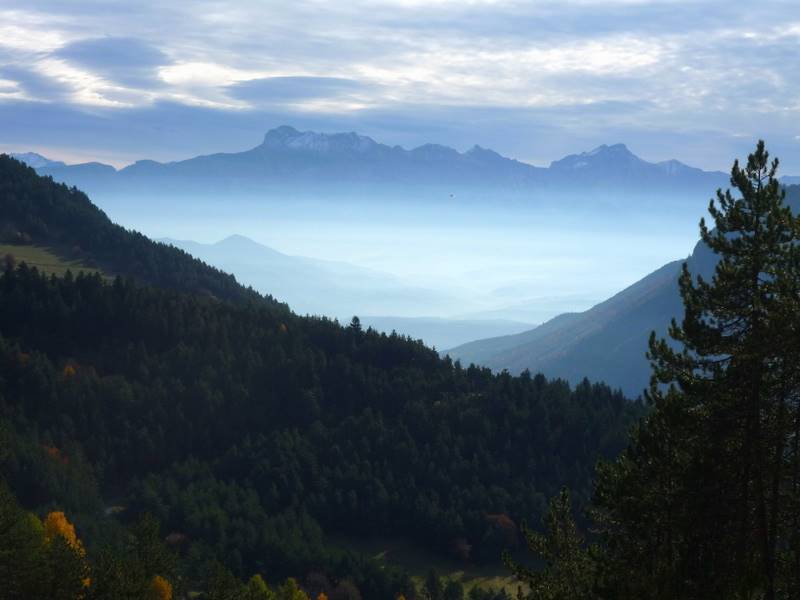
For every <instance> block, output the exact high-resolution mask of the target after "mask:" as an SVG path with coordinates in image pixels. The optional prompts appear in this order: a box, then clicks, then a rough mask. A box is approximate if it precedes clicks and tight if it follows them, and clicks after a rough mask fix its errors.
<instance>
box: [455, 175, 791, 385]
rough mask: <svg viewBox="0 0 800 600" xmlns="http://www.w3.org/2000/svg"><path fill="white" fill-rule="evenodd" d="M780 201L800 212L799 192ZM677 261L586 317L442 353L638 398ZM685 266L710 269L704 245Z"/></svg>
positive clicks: (666, 319) (674, 296)
mask: <svg viewBox="0 0 800 600" xmlns="http://www.w3.org/2000/svg"><path fill="white" fill-rule="evenodd" d="M786 201H787V203H788V204H789V205H790V206H792V207H793V208H795V210H797V208H798V207H800V186H790V187H788V188H787V197H786ZM683 262H684V261H681V260H678V261H674V262H671V263H668V264H666V265H664V266H663V267H661V268H660V269H658V270H656V271H654V272H653V273H651V274H650V275H648V276H646V277H644V278H643V279H641V280H640V281H638V282H636V283H634V284H633V285H631V286H630V287H628V288H626V289H625V290H623V291H621V292H619V293H618V294H616V295H615V296H613V297H611V298H609V299H608V300H605V301H604V302H601V303H600V304H598V305H596V306H594V307H592V308H590V309H589V310H587V311H585V312H582V313H569V314H563V315H559V316H558V317H555V318H554V319H551V320H550V321H548V322H547V323H544V324H542V325H540V326H539V327H537V328H535V329H532V330H529V331H525V332H523V333H519V334H516V335H510V336H502V337H496V338H489V339H484V340H476V341H474V342H469V343H467V344H463V345H461V346H458V347H456V348H452V349H450V350H447V351H446V354H448V355H449V356H451V357H452V358H453V359H458V360H460V361H462V362H463V363H465V364H470V363H475V364H479V365H484V366H488V367H490V368H492V369H495V370H502V369H508V370H509V371H510V372H512V373H520V372H522V371H523V370H525V369H528V370H530V371H531V372H533V373H547V374H548V376H550V377H562V378H564V379H566V380H567V381H570V382H572V383H577V382H579V381H581V379H583V378H584V377H588V378H589V379H591V380H594V381H604V382H606V383H607V384H608V385H610V386H612V387H614V388H620V389H622V391H623V392H624V393H625V394H626V395H628V396H629V397H636V396H637V395H639V394H640V393H641V392H642V391H643V390H644V389H645V388H646V387H647V385H648V383H649V378H650V365H649V363H648V362H647V360H646V358H645V352H646V350H647V340H648V337H649V335H650V332H651V331H655V332H656V334H657V335H659V336H662V337H664V336H666V334H667V327H668V326H669V323H670V321H671V320H672V319H673V318H676V319H680V318H682V314H683V304H682V302H681V299H680V296H679V294H678V276H679V275H680V271H681V265H682V263H683ZM685 262H687V264H688V266H689V270H690V272H692V273H694V274H696V275H703V276H706V277H708V276H710V274H711V273H712V272H713V268H714V265H715V264H716V260H715V258H714V255H713V254H712V253H711V252H710V251H709V250H708V249H707V248H706V247H705V246H704V245H703V244H702V243H698V244H697V245H696V246H695V248H694V251H693V252H692V254H691V255H690V256H689V257H688V258H687V259H686V261H685Z"/></svg>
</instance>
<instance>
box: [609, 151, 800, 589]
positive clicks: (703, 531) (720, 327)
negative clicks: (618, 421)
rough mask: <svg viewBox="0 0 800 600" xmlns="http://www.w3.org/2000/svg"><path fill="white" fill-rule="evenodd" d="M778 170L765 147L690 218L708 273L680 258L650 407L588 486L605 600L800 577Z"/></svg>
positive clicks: (787, 257)
mask: <svg viewBox="0 0 800 600" xmlns="http://www.w3.org/2000/svg"><path fill="white" fill-rule="evenodd" d="M777 168H778V161H777V160H774V161H772V162H770V161H769V155H768V153H767V152H766V150H765V148H764V143H763V142H759V143H758V146H757V148H756V151H755V152H754V153H753V154H751V155H750V156H749V158H748V161H747V164H746V166H745V167H744V168H742V167H740V166H739V163H738V161H737V162H736V163H734V166H733V169H732V172H731V184H732V186H733V187H734V188H736V190H737V191H738V194H737V195H734V194H733V193H731V191H730V190H728V191H726V192H724V193H723V192H722V191H718V192H717V199H716V202H714V201H712V202H711V203H710V205H709V213H710V214H711V216H712V218H713V220H714V228H713V229H709V227H708V226H706V224H705V222H704V221H701V223H700V233H701V237H702V240H703V242H704V243H705V244H706V245H707V246H708V247H709V248H710V249H711V250H713V251H714V252H715V253H716V254H717V255H718V257H719V262H718V265H717V267H716V270H715V272H714V275H713V277H712V279H711V280H710V281H706V280H704V279H703V278H702V277H697V276H695V275H693V274H692V273H690V272H689V270H688V268H687V266H686V265H684V268H683V273H682V275H681V278H680V281H679V286H680V293H681V297H682V298H683V303H684V307H685V315H684V318H683V320H682V323H681V324H680V325H678V323H677V322H676V321H673V323H672V326H671V327H670V331H669V333H670V336H671V338H672V340H673V341H672V342H667V341H666V340H658V339H656V337H655V335H654V334H653V335H652V336H651V340H650V352H649V358H650V359H651V361H652V364H653V380H652V385H651V388H650V391H649V394H648V397H649V401H650V402H651V404H652V412H651V414H650V416H649V417H648V418H647V419H646V420H645V422H643V423H642V425H641V426H640V427H639V428H637V430H636V431H635V432H634V435H633V438H632V441H631V446H630V447H629V449H628V451H627V452H626V453H625V454H624V455H623V456H622V457H621V459H620V460H619V461H618V462H617V463H616V464H615V465H613V466H606V467H604V468H603V469H601V472H600V478H599V482H598V485H597V497H596V504H597V507H598V512H597V515H598V519H599V521H600V524H601V530H602V531H603V533H604V537H605V540H606V543H607V545H608V556H607V562H606V564H605V569H606V572H607V573H608V574H609V575H608V577H609V579H610V580H611V581H612V583H611V584H610V585H611V587H612V588H614V587H615V588H616V592H615V594H616V595H615V597H619V598H623V597H635V596H636V595H637V594H638V595H642V594H644V595H647V596H648V597H652V598H753V597H763V598H766V599H767V600H773V599H774V598H778V597H781V598H788V597H790V595H789V594H790V588H791V586H793V585H794V586H796V585H797V584H796V579H797V575H788V574H789V573H791V569H790V568H787V565H788V564H789V563H791V562H792V561H796V560H797V558H796V555H797V542H796V535H795V536H794V538H793V537H792V534H791V532H792V527H793V526H794V527H795V528H796V523H797V521H796V508H793V507H796V501H797V485H796V482H795V480H793V479H792V477H793V476H794V475H793V472H792V469H793V468H794V469H796V468H797V467H796V465H797V460H798V457H797V450H796V439H797V438H796V431H797V418H798V416H797V413H798V406H797V399H798V393H799V392H800V368H799V367H798V364H800V363H798V360H797V359H798V348H799V347H800V345H799V344H798V341H800V336H798V330H799V329H800V318H799V317H798V315H800V312H798V308H800V306H799V302H798V299H800V293H799V292H800V278H799V277H798V274H800V269H798V264H800V263H799V262H798V241H800V224H799V223H798V220H797V219H796V218H795V217H794V216H793V215H792V213H791V211H790V209H789V208H788V207H786V206H785V205H784V204H783V199H784V191H783V190H782V188H781V187H780V185H779V183H778V180H777V179H776V171H777ZM793 444H794V446H793ZM795 477H796V476H795ZM793 486H794V487H793ZM792 503H795V504H792ZM793 518H794V519H795V520H794V521H793V522H792V521H791V519H793ZM793 540H794V541H793ZM795 564H796V563H795ZM626 571H633V572H635V573H636V574H637V576H635V577H629V576H627V575H626V574H625V572H626ZM795 589H796V588H795Z"/></svg>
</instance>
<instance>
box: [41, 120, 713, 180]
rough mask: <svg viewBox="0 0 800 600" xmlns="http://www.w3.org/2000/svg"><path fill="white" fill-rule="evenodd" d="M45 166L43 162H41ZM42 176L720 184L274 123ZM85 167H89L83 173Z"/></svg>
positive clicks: (606, 161) (611, 149)
mask: <svg viewBox="0 0 800 600" xmlns="http://www.w3.org/2000/svg"><path fill="white" fill-rule="evenodd" d="M41 158H42V159H44V160H45V161H49V159H45V157H41ZM37 164H39V165H40V166H38V167H37V168H38V169H39V170H40V171H41V172H42V173H43V174H48V175H52V176H53V177H54V178H57V179H64V180H66V181H67V182H68V183H71V182H70V181H69V180H70V179H71V178H75V179H76V183H81V182H82V179H86V178H87V177H100V178H106V179H147V178H153V177H157V178H163V177H168V178H169V177H173V178H178V177H186V176H194V177H200V178H203V179H215V178H229V179H241V180H253V181H262V182H263V181H272V182H280V181H292V178H293V177H296V176H299V175H301V174H306V175H309V174H312V175H314V176H315V177H316V178H317V179H318V180H325V181H327V180H330V181H337V182H365V181H366V182H381V183H389V182H410V183H413V184H420V183H429V184H430V183H433V184H435V183H443V184H444V183H448V182H450V183H456V182H459V181H470V182H472V183H473V184H474V183H486V184H487V185H488V184H503V185H511V186H523V187H529V186H558V185H570V186H574V185H575V184H579V185H583V186H586V185H589V184H590V185H591V186H593V187H596V186H598V185H599V186H602V185H605V184H614V185H619V184H620V183H623V184H628V185H630V186H634V187H636V186H641V185H643V184H644V183H658V184H663V185H667V184H669V185H678V186H686V185H689V186H693V185H698V186H699V185H701V184H702V185H705V186H706V187H707V185H708V184H709V183H713V182H720V181H724V180H725V179H726V178H727V175H726V174H725V173H722V172H720V171H704V170H702V169H697V168H695V167H691V166H689V165H686V164H684V163H682V162H680V161H678V160H675V159H671V160H667V161H661V162H649V161H646V160H644V159H642V158H641V157H639V156H637V155H635V154H634V153H633V152H631V151H630V149H629V148H628V147H627V146H626V145H625V144H622V143H617V144H612V145H606V144H603V145H600V146H597V147H596V148H594V149H593V150H591V151H588V152H581V153H579V154H570V155H567V156H565V157H563V158H561V159H558V160H554V161H552V162H551V163H550V165H549V166H548V167H538V166H535V165H532V164H529V163H525V162H522V161H519V160H517V159H514V158H509V157H506V156H503V155H501V154H499V153H498V152H496V151H494V150H492V149H488V148H483V147H481V146H478V145H474V146H472V147H471V148H470V149H468V150H466V151H464V152H459V151H458V150H456V149H454V148H451V147H448V146H444V145H441V144H435V143H427V144H422V145H420V146H416V147H414V148H410V149H405V148H403V147H401V146H398V145H395V146H390V145H387V144H383V143H381V142H378V141H376V140H374V139H373V138H371V137H369V136H365V135H361V134H358V133H356V132H353V131H351V132H345V133H319V132H315V131H300V130H298V129H295V128H294V127H291V126H289V125H281V126H279V127H276V128H274V129H271V130H269V131H267V132H266V134H265V135H264V138H263V141H262V142H261V143H260V144H259V145H257V146H255V147H253V148H250V149H247V150H243V151H240V152H227V153H225V152H220V153H212V154H205V155H199V156H195V157H191V158H187V159H182V160H175V161H168V162H158V161H153V160H149V159H142V160H138V161H136V162H134V163H132V164H130V165H127V166H125V167H123V168H121V169H118V170H117V169H115V168H114V167H111V166H109V165H103V164H102V163H79V164H75V165H64V164H58V163H56V162H41V161H39V162H37ZM89 165H92V167H91V172H88V171H89V170H90V168H89Z"/></svg>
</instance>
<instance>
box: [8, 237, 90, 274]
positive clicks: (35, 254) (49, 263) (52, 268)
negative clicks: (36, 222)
mask: <svg viewBox="0 0 800 600" xmlns="http://www.w3.org/2000/svg"><path fill="white" fill-rule="evenodd" d="M8 254H10V255H12V256H13V257H14V259H15V260H16V261H17V264H19V263H22V262H24V263H27V264H28V265H29V266H32V267H36V268H37V269H39V270H40V271H43V272H45V273H47V274H53V275H57V276H59V277H62V276H63V275H64V274H65V273H66V272H67V271H72V273H73V274H77V273H78V272H79V271H86V272H87V273H100V274H102V271H100V269H97V268H93V267H87V266H86V265H85V264H83V262H81V261H80V260H68V259H64V258H62V257H61V256H59V255H58V254H56V252H55V251H54V250H53V249H52V248H46V247H44V246H37V245H34V244H0V259H3V258H4V257H5V256H6V255H8Z"/></svg>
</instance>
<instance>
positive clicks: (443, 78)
mask: <svg viewBox="0 0 800 600" xmlns="http://www.w3.org/2000/svg"><path fill="white" fill-rule="evenodd" d="M25 6H26V9H25V10H19V9H15V10H3V9H0V80H2V81H0V83H1V84H2V85H1V86H0V88H1V89H2V91H0V108H2V109H3V111H2V112H3V113H4V117H7V118H9V119H12V120H13V115H11V114H10V113H9V111H10V110H11V107H12V106H13V107H14V108H13V110H15V111H18V113H19V114H24V113H25V111H23V109H22V108H21V105H20V104H19V100H20V98H29V99H35V100H39V101H42V100H45V101H47V102H49V103H50V106H49V109H48V110H50V111H51V115H52V119H53V120H54V119H56V117H58V118H65V119H67V118H72V117H68V116H67V115H74V114H83V113H85V112H87V111H89V112H91V111H96V110H99V109H100V108H102V109H103V110H102V111H101V112H102V114H103V120H99V121H91V123H90V124H88V125H87V126H88V127H94V128H95V132H96V137H95V139H94V140H93V141H92V142H91V143H92V144H93V146H92V147H94V148H99V147H102V145H103V144H105V145H107V146H108V152H109V153H110V154H115V155H118V154H119V153H120V152H122V151H123V148H125V150H124V151H125V152H134V151H136V152H139V153H140V155H141V156H154V157H157V158H168V156H165V155H164V153H166V152H168V150H169V149H171V150H169V151H171V152H173V153H174V154H173V155H172V156H171V158H179V157H180V156H182V155H190V154H193V153H197V152H203V151H213V150H218V149H231V150H232V149H237V148H241V147H246V146H247V143H245V141H246V140H247V139H249V138H248V137H247V136H246V134H247V133H250V134H252V128H256V129H257V130H258V133H259V136H260V134H261V133H262V132H263V130H264V129H267V128H269V127H271V126H275V125H279V124H282V123H289V124H294V125H297V126H300V127H304V128H316V129H323V130H328V131H331V130H333V131H338V130H352V129H357V130H359V131H362V132H363V133H365V134H368V135H373V136H374V137H376V138H379V139H383V140H385V141H387V142H389V143H405V144H412V143H417V142H419V143H423V142H426V141H432V142H440V143H445V144H451V145H454V146H458V147H462V148H463V147H466V146H470V145H472V143H479V144H481V145H484V146H491V147H494V148H495V149H497V150H499V151H501V152H504V153H506V154H511V155H513V156H517V157H519V158H523V159H529V160H535V161H538V162H545V163H546V162H549V160H552V159H555V158H559V157H560V154H562V153H564V151H565V150H566V151H569V152H575V151H580V150H583V149H586V148H587V147H591V146H592V145H598V144H599V143H603V142H608V141H625V142H630V141H631V140H636V141H637V144H639V145H640V146H639V148H638V150H639V151H640V152H641V153H642V154H644V155H645V156H647V157H653V158H658V157H664V158H669V157H670V156H665V155H666V154H667V153H669V154H671V155H672V156H674V157H677V158H681V159H683V160H686V161H687V162H691V161H692V159H693V157H696V158H697V160H695V161H694V162H695V163H696V164H698V165H700V166H704V167H713V168H727V166H728V165H727V163H728V160H727V159H725V160H724V161H723V160H722V159H720V158H719V157H720V156H723V155H725V156H730V155H731V153H732V152H733V151H734V150H736V151H737V152H738V148H739V147H740V146H738V145H737V144H739V143H740V142H737V141H736V140H751V139H755V138H757V137H765V138H766V139H767V141H768V143H770V144H771V145H773V146H774V145H776V144H777V145H778V146H782V147H785V148H787V149H789V150H788V152H789V153H790V155H789V156H785V155H784V156H782V158H783V159H784V164H785V165H787V167H789V166H790V165H797V166H796V167H791V168H794V169H795V170H796V171H800V155H797V153H798V150H797V144H796V142H795V141H794V139H793V135H795V134H796V125H795V124H796V122H797V118H798V116H800V100H798V98H800V61H797V60H796V56H797V49H798V45H799V44H800V17H795V15H796V14H797V11H796V0H764V1H763V2H761V3H757V4H746V3H733V4H731V3H720V2H719V1H718V0H577V1H575V2H561V1H556V0H542V1H541V2H538V1H537V2H527V1H523V0H498V1H492V0H488V1H480V0H477V1H468V0H465V1H463V2H458V1H451V0H442V1H435V2H421V1H418V0H385V1H381V0H352V1H349V2H340V3H325V2H320V1H319V0H297V1H295V2H291V3H278V4H276V3H263V2H260V1H256V0H241V1H239V2H236V3H224V4H223V3H219V2H216V1H215V0H198V1H197V2H191V3H190V2H181V1H176V2H170V3H164V2H157V1H156V0H141V1H140V2H136V3H123V4H118V5H116V6H111V5H109V4H107V3H103V2H98V1H97V0H75V1H74V2H69V3H66V2H59V1H57V0H28V2H26V4H25ZM120 10H122V11H124V12H120ZM793 19H794V20H793ZM9 82H13V83H9ZM8 90H11V91H10V92H9V91H8ZM40 108H41V109H43V110H44V109H45V108H46V107H40ZM106 109H108V110H106ZM123 109H124V110H123ZM19 111H22V112H21V113H20V112H19ZM125 111H127V112H125ZM134 117H136V119H139V120H140V121H137V120H136V119H134ZM159 118H170V119H177V120H178V121H179V122H180V123H183V122H184V120H185V119H190V118H191V119H194V120H193V121H191V122H187V123H186V125H185V129H182V132H183V133H182V135H183V138H182V139H181V140H174V139H171V138H169V137H167V138H165V139H161V138H159V137H158V135H156V136H155V137H152V138H148V137H147V136H146V135H143V136H141V139H140V137H139V135H138V133H139V132H140V131H141V128H140V127H141V123H147V124H148V127H156V128H158V127H161V129H160V130H159V131H161V130H163V129H164V128H166V127H168V126H166V125H163V124H162V125H160V126H159V125H158V124H157V119H159ZM111 123H113V124H114V125H113V127H115V128H116V127H119V128H120V129H119V131H120V133H119V135H117V136H115V137H111V136H107V139H106V140H105V141H103V136H102V135H100V132H101V131H103V130H104V128H107V127H109V126H111V125H110V124H111ZM4 124H5V122H4ZM68 125H69V124H64V128H65V129H66V128H68ZM171 126H172V125H169V127H171ZM41 127H42V126H41V125H40V124H39V123H38V122H36V121H30V122H29V123H28V135H30V136H34V135H42V136H46V135H56V134H55V133H53V130H52V129H51V130H49V131H39V129H41ZM181 127H184V126H183V125H181ZM125 128H128V129H127V130H126V129H125ZM193 128H194V129H196V130H197V133H196V134H195V133H193ZM123 131H128V134H127V137H126V134H125V133H122V132H123ZM37 132H38V133H37ZM4 134H5V132H4ZM702 136H705V137H706V138H707V139H711V140H714V143H715V144H718V145H719V148H720V150H719V152H716V151H714V152H709V146H708V144H705V143H703V142H702V140H701V138H702ZM256 137H258V136H256ZM78 139H82V138H78ZM147 139H152V140H153V141H152V142H151V146H148V145H147V144H148V142H147ZM155 140H159V142H158V143H156V141H155ZM648 140H650V141H648ZM134 141H136V144H139V143H140V142H141V143H140V145H138V146H135V147H136V148H138V149H139V150H134V145H133V142H134ZM212 142H213V144H216V145H217V147H216V148H212V147H209V145H211V143H212ZM789 142H791V144H789ZM248 143H249V142H248ZM190 144H194V148H195V150H196V151H192V150H191V147H190ZM681 144H684V145H683V146H682V145H681ZM700 148H702V150H700ZM696 149H697V150H696ZM791 153H794V155H792V154H791ZM98 158H102V156H99V157H98Z"/></svg>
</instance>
